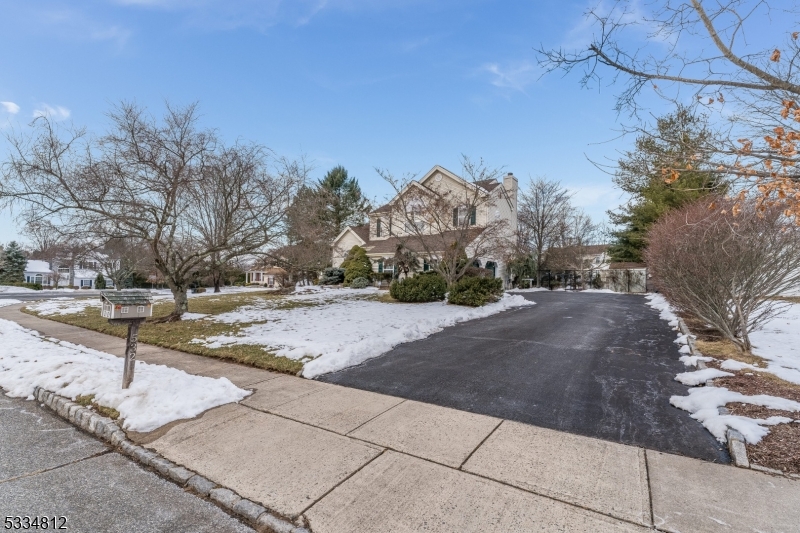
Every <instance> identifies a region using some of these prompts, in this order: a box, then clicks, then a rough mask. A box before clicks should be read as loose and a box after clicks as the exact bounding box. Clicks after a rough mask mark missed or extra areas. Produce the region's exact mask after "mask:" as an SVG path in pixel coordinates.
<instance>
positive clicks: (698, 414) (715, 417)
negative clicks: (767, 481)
mask: <svg viewBox="0 0 800 533" xmlns="http://www.w3.org/2000/svg"><path fill="white" fill-rule="evenodd" d="M732 402H739V403H749V404H752V405H762V406H764V407H767V408H768V409H777V410H781V411H794V412H798V411H800V402H795V401H793V400H788V399H786V398H780V397H777V396H769V395H767V394H757V395H754V396H747V395H744V394H741V393H739V392H733V391H729V390H728V389H726V388H725V387H697V388H694V389H689V395H688V396H673V397H671V398H670V399H669V403H670V404H672V405H674V406H675V407H677V408H679V409H683V410H684V411H689V412H690V413H691V416H692V418H694V419H695V420H698V421H699V422H700V423H702V424H703V426H705V427H706V429H708V430H709V431H710V432H711V434H712V435H714V437H716V438H717V440H719V441H720V442H725V440H726V432H727V429H728V428H729V427H730V428H733V429H736V430H738V431H739V432H741V433H742V435H743V436H744V438H745V440H746V441H747V442H748V443H750V444H758V442H759V441H760V440H761V439H762V437H764V435H766V434H767V433H769V430H768V429H767V428H765V427H763V426H771V425H775V424H786V423H789V422H791V421H792V419H791V418H788V417H784V416H771V417H769V418H767V419H760V418H748V417H746V416H737V415H721V414H719V411H718V408H719V407H722V406H724V405H726V404H728V403H732Z"/></svg>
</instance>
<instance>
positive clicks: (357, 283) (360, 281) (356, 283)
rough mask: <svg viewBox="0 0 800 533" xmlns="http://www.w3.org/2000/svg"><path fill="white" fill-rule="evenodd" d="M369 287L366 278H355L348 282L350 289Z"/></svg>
mask: <svg viewBox="0 0 800 533" xmlns="http://www.w3.org/2000/svg"><path fill="white" fill-rule="evenodd" d="M367 287H369V280H368V279H367V278H356V279H354V280H353V281H351V282H350V288H351V289H366V288H367Z"/></svg>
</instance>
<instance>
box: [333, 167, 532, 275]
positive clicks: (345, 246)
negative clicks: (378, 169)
mask: <svg viewBox="0 0 800 533" xmlns="http://www.w3.org/2000/svg"><path fill="white" fill-rule="evenodd" d="M411 186H421V187H424V188H427V189H431V190H439V191H441V190H451V191H454V192H455V193H456V194H458V193H459V191H461V193H463V191H464V190H465V189H470V190H473V191H477V192H478V194H480V195H481V198H482V201H481V202H480V203H479V204H478V205H479V207H478V208H477V209H475V210H474V212H472V213H466V212H464V213H463V215H462V214H461V213H460V212H459V211H457V210H456V208H454V213H453V217H454V218H456V219H457V218H458V217H462V216H463V217H469V220H470V221H469V225H470V226H474V228H475V231H474V236H473V237H472V239H473V241H472V242H475V241H474V240H475V239H476V238H477V236H478V235H480V234H481V232H482V230H483V229H484V228H486V227H487V226H488V225H490V224H491V223H492V222H493V221H498V220H499V221H504V222H506V224H505V227H506V228H507V229H506V230H505V231H504V233H503V235H502V236H500V237H498V238H502V239H508V240H509V241H511V239H513V236H514V234H515V232H516V230H517V188H518V186H517V179H516V178H515V177H514V175H513V174H512V173H510V172H509V173H508V174H507V175H506V176H504V177H503V180H502V182H501V181H499V180H496V179H489V180H484V181H480V182H477V183H470V182H467V181H465V180H463V179H462V178H461V177H460V176H458V175H456V174H454V173H452V172H450V171H449V170H447V169H445V168H442V167H441V166H438V165H436V166H434V167H433V168H432V169H431V170H430V171H428V172H427V173H426V174H425V175H424V176H423V177H422V178H420V179H419V180H418V181H414V182H412V184H411ZM401 194H403V193H401ZM399 199H400V195H398V196H396V197H395V198H393V199H392V200H391V201H390V202H389V203H387V204H386V205H383V206H381V207H379V208H377V209H375V210H374V211H373V212H371V213H370V214H369V223H367V224H363V225H361V226H350V227H348V228H345V229H344V230H343V231H342V232H341V233H340V234H339V235H338V236H337V237H336V239H334V241H333V257H332V265H333V266H334V267H338V266H340V265H341V264H342V261H344V259H345V257H346V256H347V252H348V251H349V250H350V249H351V248H352V247H353V246H355V245H358V246H361V247H363V248H364V249H365V250H366V251H367V257H369V258H370V259H371V260H372V264H373V270H374V271H375V272H378V273H391V272H392V269H393V267H392V260H393V258H394V255H395V252H396V250H397V246H398V245H399V244H402V245H404V246H406V247H407V248H409V249H411V250H412V251H413V252H416V253H417V254H419V255H420V259H421V262H422V264H421V265H419V266H420V267H421V268H420V269H421V270H423V271H427V270H429V269H430V264H429V261H432V260H435V258H431V257H424V256H423V255H424V253H425V252H424V249H425V248H427V249H428V250H429V251H431V248H430V246H423V245H422V243H421V242H420V239H422V238H424V235H423V236H422V237H420V236H418V234H417V232H415V231H414V228H409V227H407V225H408V224H409V222H408V219H407V217H405V216H404V214H403V213H402V212H400V209H402V205H403V202H401V201H399ZM473 205H476V204H473ZM446 216H449V213H448V214H447V215H446ZM462 220H463V221H465V220H466V218H464V219H462ZM428 227H430V224H429V225H428ZM470 231H472V229H471V228H470ZM431 235H432V237H431V241H430V242H431V243H433V242H443V239H442V238H441V235H442V234H438V233H437V234H434V233H431ZM467 250H468V254H469V255H473V254H471V253H470V252H469V245H467ZM443 252H444V251H443V250H439V251H437V252H436V253H437V254H441V253H443ZM476 263H477V264H476V266H480V267H482V268H486V269H488V270H491V271H492V272H493V273H494V276H495V277H500V278H502V279H503V280H504V281H505V282H506V284H508V283H509V278H508V273H507V272H506V267H505V264H504V263H503V260H502V258H501V257H500V256H499V255H498V256H497V257H494V256H490V257H478V258H477V261H476Z"/></svg>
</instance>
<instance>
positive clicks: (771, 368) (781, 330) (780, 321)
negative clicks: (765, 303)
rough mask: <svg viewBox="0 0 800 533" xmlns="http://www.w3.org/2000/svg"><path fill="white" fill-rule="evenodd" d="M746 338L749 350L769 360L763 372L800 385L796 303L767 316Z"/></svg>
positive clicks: (798, 307) (799, 331)
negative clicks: (778, 312) (770, 317)
mask: <svg viewBox="0 0 800 533" xmlns="http://www.w3.org/2000/svg"><path fill="white" fill-rule="evenodd" d="M750 341H751V342H752V344H753V353H754V354H755V355H758V356H759V357H761V358H763V359H766V360H767V361H768V362H769V364H768V365H767V369H766V370H767V372H771V373H773V374H775V375H776V376H778V377H779V378H781V379H785V380H786V381H790V382H792V383H795V384H798V385H800V304H790V306H789V308H788V309H787V310H786V312H785V313H784V314H781V315H780V316H777V317H774V318H772V319H770V320H768V321H767V322H766V323H765V324H764V326H763V327H762V328H761V329H760V330H759V331H754V332H753V333H751V334H750Z"/></svg>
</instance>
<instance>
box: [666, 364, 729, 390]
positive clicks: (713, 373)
mask: <svg viewBox="0 0 800 533" xmlns="http://www.w3.org/2000/svg"><path fill="white" fill-rule="evenodd" d="M732 375H733V374H731V373H730V372H723V371H722V370H717V369H716V368H704V369H702V370H695V371H694V372H682V373H680V374H678V375H677V376H675V381H679V382H681V383H683V384H684V385H689V386H690V387H696V386H697V385H700V384H701V383H705V382H706V381H708V380H710V379H716V378H724V377H726V376H732Z"/></svg>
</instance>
